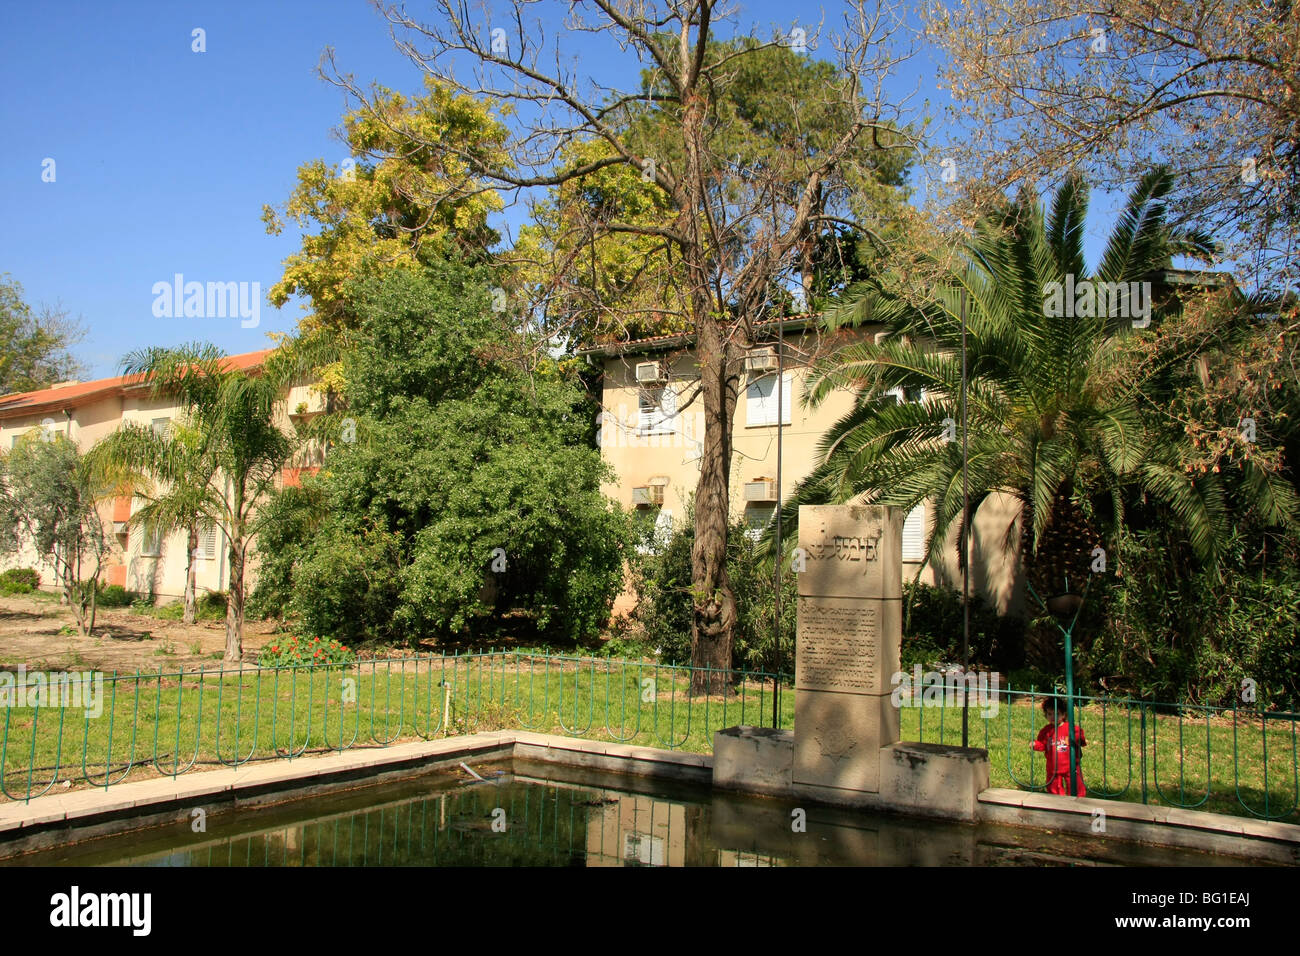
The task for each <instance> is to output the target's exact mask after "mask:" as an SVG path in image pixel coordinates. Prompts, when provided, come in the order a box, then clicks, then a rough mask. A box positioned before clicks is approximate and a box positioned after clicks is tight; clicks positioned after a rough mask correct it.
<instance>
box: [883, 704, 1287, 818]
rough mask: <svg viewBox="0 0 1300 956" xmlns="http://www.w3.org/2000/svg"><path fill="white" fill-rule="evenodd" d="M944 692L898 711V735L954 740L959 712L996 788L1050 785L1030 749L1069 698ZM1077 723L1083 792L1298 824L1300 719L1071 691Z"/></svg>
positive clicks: (1039, 788)
mask: <svg viewBox="0 0 1300 956" xmlns="http://www.w3.org/2000/svg"><path fill="white" fill-rule="evenodd" d="M955 691H956V692H955V693H954V692H953V691H949V690H948V689H946V688H945V689H944V692H943V693H941V694H935V695H934V697H935V699H934V700H933V701H931V702H928V703H927V702H925V701H922V702H921V703H922V706H913V707H908V706H904V707H903V708H902V727H903V733H902V737H903V739H904V740H923V741H926V742H928V743H943V744H960V743H961V724H962V710H963V708H965V710H966V715H967V720H968V722H969V731H968V740H969V744H970V746H972V747H983V748H985V749H987V750H988V751H989V761H990V769H991V776H992V778H993V785H994V786H1004V787H1008V786H1009V787H1017V788H1020V789H1023V790H1035V791H1043V790H1045V789H1046V781H1045V779H1044V777H1045V775H1046V766H1045V761H1044V759H1043V757H1042V755H1041V754H1039V753H1035V752H1034V751H1033V750H1032V749H1031V746H1030V745H1031V743H1032V741H1033V740H1034V738H1035V737H1036V736H1037V734H1038V730H1039V728H1040V727H1042V726H1043V725H1044V724H1046V723H1047V720H1046V718H1045V717H1044V715H1043V711H1042V709H1041V707H1042V703H1043V701H1044V700H1047V701H1050V702H1051V706H1052V707H1053V708H1054V711H1055V712H1057V713H1060V714H1064V713H1065V695H1064V694H1057V693H1044V692H1042V691H1037V690H1034V689H1030V690H1028V691H1023V690H1015V689H1012V688H997V689H994V688H989V689H988V692H987V694H985V695H983V696H982V698H981V700H980V702H979V703H976V702H975V700H976V696H975V694H974V693H973V692H972V695H971V701H970V702H969V703H966V702H964V701H963V699H962V694H961V687H960V685H958V686H957V687H956V688H955ZM1075 708H1076V709H1075V723H1076V725H1077V726H1079V727H1081V728H1082V729H1083V732H1084V737H1085V739H1086V741H1087V746H1086V747H1084V748H1083V749H1082V760H1081V767H1080V770H1081V773H1082V776H1083V779H1084V782H1085V785H1086V787H1087V795H1088V796H1090V797H1101V798H1107V799H1114V800H1128V801H1134V802H1140V803H1148V804H1158V805H1165V806H1171V807H1179V808H1182V809H1187V810H1209V811H1213V812H1216V813H1228V814H1235V815H1241V816H1252V817H1257V818H1259V819H1263V820H1285V821H1288V822H1292V823H1300V812H1298V811H1297V804H1298V802H1300V798H1298V794H1300V760H1297V754H1298V752H1300V748H1298V744H1300V728H1298V727H1297V723H1298V722H1300V714H1298V713H1297V712H1296V708H1295V707H1294V706H1293V707H1291V708H1289V709H1287V710H1266V709H1264V708H1263V707H1262V706H1256V705H1250V706H1243V707H1242V708H1237V709H1234V708H1225V707H1206V706H1202V705H1193V704H1167V703H1158V702H1153V701H1143V700H1136V699H1132V698H1124V697H1089V696H1085V695H1079V694H1076V695H1075Z"/></svg>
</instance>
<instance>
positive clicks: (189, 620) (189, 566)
mask: <svg viewBox="0 0 1300 956" xmlns="http://www.w3.org/2000/svg"><path fill="white" fill-rule="evenodd" d="M186 540H187V543H188V544H187V547H186V549H185V554H186V557H185V614H184V616H183V617H182V618H181V620H182V621H183V622H184V623H186V624H193V623H194V618H195V604H196V601H195V598H194V552H195V551H197V550H198V549H199V528H198V525H194V524H192V525H190V529H189V537H188V538H187V539H186Z"/></svg>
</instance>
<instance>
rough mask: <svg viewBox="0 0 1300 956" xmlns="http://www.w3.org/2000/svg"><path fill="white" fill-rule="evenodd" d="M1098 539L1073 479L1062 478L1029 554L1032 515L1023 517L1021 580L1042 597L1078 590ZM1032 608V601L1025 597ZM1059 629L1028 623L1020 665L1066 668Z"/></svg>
mask: <svg viewBox="0 0 1300 956" xmlns="http://www.w3.org/2000/svg"><path fill="white" fill-rule="evenodd" d="M1099 540H1100V536H1099V535H1098V534H1097V533H1096V531H1094V530H1093V528H1092V526H1091V525H1090V523H1089V522H1088V519H1087V518H1086V516H1085V515H1084V513H1083V511H1082V509H1080V508H1079V506H1078V505H1077V504H1075V502H1074V500H1073V497H1072V483H1071V482H1070V481H1068V480H1067V481H1066V482H1065V484H1064V485H1063V486H1062V487H1061V489H1060V490H1059V491H1058V492H1057V493H1056V497H1055V498H1054V499H1053V500H1052V513H1051V516H1050V517H1049V518H1048V521H1047V526H1046V527H1045V528H1044V529H1043V533H1042V538H1041V539H1040V540H1039V542H1038V550H1037V552H1033V551H1032V548H1033V517H1032V515H1030V514H1028V513H1027V514H1026V516H1025V524H1024V527H1023V528H1022V530H1021V537H1020V554H1021V557H1022V560H1023V561H1024V565H1025V571H1026V579H1027V580H1028V581H1029V583H1030V584H1031V585H1033V588H1034V590H1035V591H1037V592H1038V596H1039V597H1040V598H1042V599H1043V600H1046V599H1047V598H1049V597H1051V596H1052V595H1054V594H1059V593H1061V592H1063V591H1064V590H1066V589H1067V588H1068V590H1069V591H1070V592H1071V593H1074V594H1079V593H1081V592H1082V591H1083V589H1084V587H1085V585H1086V584H1087V581H1088V575H1089V573H1090V567H1089V565H1090V564H1091V559H1092V549H1093V547H1095V546H1096V544H1097V542H1098V541H1099ZM1030 600H1031V602H1032V606H1033V607H1034V609H1035V610H1041V609H1040V608H1038V605H1037V602H1036V601H1033V598H1032V597H1031V598H1030ZM1063 654H1064V646H1063V644H1062V640H1061V632H1060V630H1058V629H1057V627H1056V626H1055V625H1054V624H1052V623H1050V622H1049V623H1045V624H1041V625H1037V626H1034V627H1030V628H1028V629H1027V630H1026V632H1025V663H1026V664H1028V665H1029V666H1030V667H1033V668H1035V669H1036V670H1039V671H1042V672H1043V673H1045V674H1060V673H1062V672H1063V671H1064V669H1065V658H1064V657H1063V656H1062V655H1063Z"/></svg>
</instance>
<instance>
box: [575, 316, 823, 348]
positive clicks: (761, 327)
mask: <svg viewBox="0 0 1300 956" xmlns="http://www.w3.org/2000/svg"><path fill="white" fill-rule="evenodd" d="M820 314H821V313H818V312H803V313H800V314H799V315H786V316H782V317H781V318H779V319H765V320H763V321H760V322H756V323H754V331H755V332H760V333H761V332H769V331H771V330H774V329H776V327H777V325H778V323H779V324H781V325H784V326H786V327H787V328H790V327H793V328H798V327H800V326H802V325H806V324H807V323H808V322H810V321H812V320H813V319H816V318H818V317H820ZM693 341H695V333H694V332H673V333H671V334H669V335H652V336H650V337H648V338H644V339H628V340H626V341H617V342H601V343H598V344H596V345H589V346H586V347H584V348H580V349H578V354H579V355H629V354H636V353H637V352H653V351H655V350H656V349H658V348H664V347H667V348H671V347H673V346H686V345H689V344H690V343H692V342H693Z"/></svg>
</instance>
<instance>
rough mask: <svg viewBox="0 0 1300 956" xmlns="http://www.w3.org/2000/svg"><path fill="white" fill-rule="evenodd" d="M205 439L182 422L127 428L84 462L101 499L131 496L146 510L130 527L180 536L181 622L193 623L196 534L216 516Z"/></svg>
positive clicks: (211, 464)
mask: <svg viewBox="0 0 1300 956" xmlns="http://www.w3.org/2000/svg"><path fill="white" fill-rule="evenodd" d="M206 452H207V444H206V442H205V436H204V435H203V434H202V433H201V432H200V431H199V429H198V428H196V427H195V426H194V425H193V424H192V423H190V422H189V421H186V420H180V421H176V422H171V423H170V424H169V426H168V428H167V429H166V430H165V431H162V432H159V431H157V430H155V429H154V428H153V427H152V426H147V425H141V424H139V423H136V422H125V423H123V424H122V426H121V427H120V428H118V430H117V431H115V432H113V433H112V434H111V435H108V436H107V437H106V438H104V439H103V440H102V441H100V442H98V443H97V444H96V445H95V447H94V448H93V449H91V452H90V455H89V456H88V457H89V459H90V461H91V465H92V467H93V468H94V470H95V473H96V475H97V476H98V478H99V481H100V485H101V486H102V487H104V488H106V489H107V491H106V492H105V497H117V496H119V495H132V496H134V497H138V498H141V499H143V500H144V502H145V504H144V506H143V507H141V508H140V509H139V510H138V511H136V512H135V513H134V514H132V515H131V522H130V523H131V524H132V525H133V526H135V527H136V528H139V529H141V530H143V531H144V532H145V533H146V534H157V535H159V537H160V538H161V537H165V536H166V535H168V534H170V533H171V532H172V531H184V532H185V534H186V548H185V599H184V603H185V611H184V617H183V621H184V623H186V624H193V623H194V618H195V605H196V601H195V594H194V590H195V581H194V558H195V552H196V551H197V549H198V546H199V529H200V527H201V526H203V525H208V524H212V523H213V519H212V517H211V515H213V514H216V513H218V512H219V510H220V509H219V507H217V504H216V494H215V491H214V488H213V485H212V479H213V477H214V473H213V470H214V469H215V467H216V465H215V461H214V460H213V456H211V455H208V454H205V453H206Z"/></svg>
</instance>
